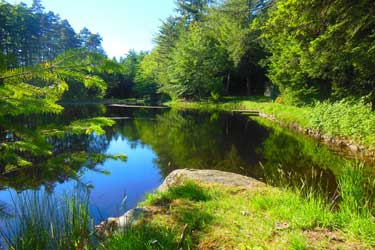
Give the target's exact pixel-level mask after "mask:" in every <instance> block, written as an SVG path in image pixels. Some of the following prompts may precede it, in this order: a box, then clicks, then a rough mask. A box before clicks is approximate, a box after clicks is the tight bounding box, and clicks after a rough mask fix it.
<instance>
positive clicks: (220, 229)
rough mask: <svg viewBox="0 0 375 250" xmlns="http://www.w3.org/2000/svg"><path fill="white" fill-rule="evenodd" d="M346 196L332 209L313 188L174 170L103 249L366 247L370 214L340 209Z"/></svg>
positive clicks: (373, 240) (370, 238)
mask: <svg viewBox="0 0 375 250" xmlns="http://www.w3.org/2000/svg"><path fill="white" fill-rule="evenodd" d="M343 188H344V189H345V187H344V186H343ZM345 198H348V197H345ZM345 204H346V203H345V200H343V202H342V205H341V208H340V209H336V210H335V211H334V210H333V209H332V207H330V205H329V204H328V203H325V202H324V201H323V200H322V199H320V198H319V197H318V196H314V195H313V194H310V195H309V196H308V197H307V198H306V197H303V195H302V194H301V193H298V192H297V191H292V190H288V189H284V190H281V189H278V188H273V187H270V186H267V185H265V184H263V183H261V182H258V181H256V180H253V179H251V178H249V177H244V176H241V175H237V174H232V173H226V172H221V171H216V170H176V171H174V172H172V173H171V174H170V175H169V176H168V177H167V178H166V181H165V182H164V183H163V184H162V186H161V187H160V188H159V190H158V192H156V193H154V194H150V195H148V197H147V198H146V200H145V201H144V202H142V203H141V204H140V207H139V208H137V209H136V210H137V211H138V213H137V214H138V215H137V218H136V221H132V220H131V218H126V219H124V218H122V219H121V218H120V219H119V220H117V222H116V223H120V224H121V223H124V221H128V222H131V223H127V225H128V227H127V229H126V230H125V231H118V232H116V233H114V234H113V235H112V236H111V237H109V239H107V240H106V242H105V243H104V245H105V248H106V249H371V248H372V247H374V246H375V237H374V234H373V233H374V232H375V224H374V222H373V221H372V220H373V218H372V217H371V215H368V216H365V214H364V213H359V212H358V211H357V212H355V211H354V210H350V209H344V208H345V207H344V205H345ZM139 211H142V212H141V213H142V216H139ZM110 221H112V223H113V222H114V221H116V220H114V219H112V220H110ZM125 224H126V223H125ZM130 224H131V226H129V225H130ZM102 226H103V225H102ZM112 226H113V224H112ZM112 226H111V227H112Z"/></svg>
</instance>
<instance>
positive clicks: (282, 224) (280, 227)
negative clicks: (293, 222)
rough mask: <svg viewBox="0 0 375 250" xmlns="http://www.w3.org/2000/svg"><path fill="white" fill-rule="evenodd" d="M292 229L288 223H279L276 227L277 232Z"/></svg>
mask: <svg viewBox="0 0 375 250" xmlns="http://www.w3.org/2000/svg"><path fill="white" fill-rule="evenodd" d="M289 227H290V224H289V223H288V222H286V221H281V222H277V223H276V225H275V229H276V230H285V229H288V228H289Z"/></svg>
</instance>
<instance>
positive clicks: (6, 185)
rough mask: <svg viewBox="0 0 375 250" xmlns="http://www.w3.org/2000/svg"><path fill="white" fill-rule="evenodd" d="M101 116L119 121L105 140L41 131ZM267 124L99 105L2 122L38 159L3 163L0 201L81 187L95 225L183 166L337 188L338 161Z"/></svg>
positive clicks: (30, 156)
mask: <svg viewBox="0 0 375 250" xmlns="http://www.w3.org/2000/svg"><path fill="white" fill-rule="evenodd" d="M97 116H106V117H115V118H116V123H115V124H114V125H113V126H112V127H106V128H105V133H104V134H102V135H97V134H95V133H89V134H73V133H69V132H68V133H60V132H59V133H55V134H53V133H52V134H51V133H49V134H48V133H47V134H46V133H45V132H44V131H47V130H48V131H51V130H56V131H57V130H59V131H61V130H63V128H64V126H66V125H67V124H70V123H71V122H72V121H74V120H77V119H87V118H93V117H97ZM263 123H265V121H262V120H258V121H255V120H251V119H248V118H247V117H244V116H233V115H231V114H223V113H205V112H203V113H200V112H193V111H176V110H166V111H164V110H146V109H124V108H119V107H111V108H109V107H104V106H100V105H99V106H89V105H87V106H79V107H74V106H70V107H67V108H66V109H65V111H64V113H63V114H61V115H44V116H27V117H18V118H16V119H13V120H11V121H9V122H8V123H2V125H1V131H3V132H2V133H1V138H0V140H2V141H5V140H8V141H9V140H12V139H11V138H12V136H13V137H14V136H21V137H22V138H23V139H24V140H27V141H28V142H31V143H33V144H34V145H36V148H35V149H36V151H37V152H39V154H28V153H24V152H16V153H17V154H20V155H22V156H23V157H25V159H27V160H28V161H30V163H31V164H30V165H26V166H24V167H17V168H16V169H15V170H12V171H5V169H6V165H7V164H8V165H9V163H10V162H11V161H8V159H11V160H12V158H11V157H10V158H9V157H8V158H6V157H4V155H3V157H0V163H1V165H0V188H3V189H9V190H10V191H3V192H0V200H3V201H5V202H8V203H9V201H10V200H9V192H11V193H12V192H13V193H14V192H16V191H22V190H27V189H38V188H39V187H43V189H45V190H47V191H49V192H57V193H59V192H63V190H65V189H69V188H71V187H72V186H74V185H75V182H81V183H84V184H85V185H88V186H90V187H92V191H91V198H90V200H91V209H92V211H93V214H94V217H95V220H96V222H98V221H100V220H101V219H105V218H107V217H109V216H116V215H119V214H121V213H123V212H124V211H125V210H127V209H129V208H131V207H133V206H135V204H136V203H137V202H138V201H139V200H141V199H142V197H143V195H144V194H145V193H147V192H150V191H152V190H153V189H154V188H155V187H157V186H158V185H159V184H160V183H161V181H162V180H163V177H165V176H166V175H167V174H169V173H170V172H171V171H173V170H174V169H178V168H195V169H218V170H224V171H230V172H236V173H240V174H245V175H248V176H252V177H255V178H257V179H260V180H264V181H266V182H269V183H271V184H273V185H285V184H291V183H292V184H294V185H299V186H307V187H318V186H319V187H323V189H325V190H327V191H330V192H331V193H332V192H333V191H334V190H335V188H336V178H335V176H337V175H339V174H340V168H341V166H342V164H343V162H344V160H343V159H342V158H341V157H340V156H337V155H335V154H333V153H332V152H330V151H329V150H328V149H327V148H326V147H325V146H322V145H319V144H318V143H316V142H315V141H313V140H310V139H308V138H305V137H304V136H299V135H295V134H293V133H291V132H287V131H285V130H282V129H279V128H276V127H272V124H263ZM5 131H6V132H5ZM9 135H12V136H9ZM25 138H26V139H25ZM47 151H50V152H51V153H50V154H48V153H46V152H47ZM116 154H126V155H127V156H128V158H127V161H126V162H124V161H123V160H121V159H116V158H115V159H114V158H110V155H116ZM124 198H126V199H125V200H126V202H125V206H124V204H121V203H122V201H123V200H124ZM0 210H1V208H0Z"/></svg>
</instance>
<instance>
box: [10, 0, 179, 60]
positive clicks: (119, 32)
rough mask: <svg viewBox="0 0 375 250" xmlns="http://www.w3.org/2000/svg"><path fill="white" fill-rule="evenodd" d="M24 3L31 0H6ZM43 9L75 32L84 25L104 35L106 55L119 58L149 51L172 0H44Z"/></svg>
mask: <svg viewBox="0 0 375 250" xmlns="http://www.w3.org/2000/svg"><path fill="white" fill-rule="evenodd" d="M8 2H10V3H20V2H24V3H26V4H27V5H28V6H31V3H32V0H8ZM42 4H43V6H44V7H45V9H46V11H53V12H55V13H56V14H59V15H60V17H61V18H62V19H67V20H68V21H69V23H70V25H72V27H73V28H74V29H75V31H76V32H77V33H78V32H79V31H80V30H81V29H82V28H83V27H87V28H88V29H89V30H90V31H91V32H92V33H97V32H98V33H99V34H100V35H101V36H102V37H103V43H102V44H103V47H104V49H105V50H106V52H107V54H108V56H109V57H113V56H116V57H120V56H123V55H125V54H126V52H127V51H128V50H129V49H135V50H136V51H140V50H151V49H152V47H153V43H152V39H153V37H154V35H155V34H156V32H157V31H158V27H159V26H160V24H161V20H164V19H165V18H167V17H168V16H170V15H172V14H173V13H174V8H175V5H174V0H44V1H42Z"/></svg>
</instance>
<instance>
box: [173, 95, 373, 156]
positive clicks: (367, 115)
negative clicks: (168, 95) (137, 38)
mask: <svg viewBox="0 0 375 250" xmlns="http://www.w3.org/2000/svg"><path fill="white" fill-rule="evenodd" d="M169 105H170V106H172V107H176V108H196V109H200V110H226V111H231V110H236V109H249V110H258V111H260V112H263V113H266V114H268V115H274V116H275V118H277V119H278V120H279V121H281V122H283V123H284V124H285V125H293V126H294V125H299V126H300V127H301V128H304V129H311V128H312V129H316V130H319V131H320V132H321V133H322V135H331V136H337V137H343V138H345V139H348V140H353V141H354V142H355V143H357V144H360V145H363V146H365V147H367V148H368V149H370V150H372V149H373V148H374V142H375V138H374V134H375V133H374V131H375V123H374V112H373V111H371V107H370V106H369V105H368V104H365V103H364V101H363V100H361V99H360V100H358V99H343V100H341V101H337V102H317V103H315V104H314V105H312V106H304V107H296V106H292V105H286V104H279V103H274V102H270V100H269V99H268V98H265V97H253V98H238V97H226V98H222V100H221V101H220V102H215V103H213V102H203V101H202V102H194V103H193V102H183V101H176V102H171V103H169Z"/></svg>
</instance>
